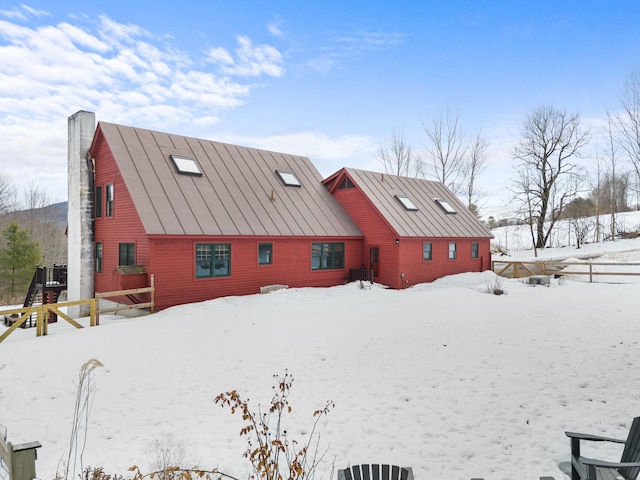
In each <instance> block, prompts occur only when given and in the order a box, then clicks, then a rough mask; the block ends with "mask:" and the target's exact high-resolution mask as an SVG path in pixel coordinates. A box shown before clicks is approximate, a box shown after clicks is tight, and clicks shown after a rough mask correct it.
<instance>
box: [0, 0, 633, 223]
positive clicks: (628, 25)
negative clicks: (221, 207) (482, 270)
mask: <svg viewBox="0 0 640 480" xmlns="http://www.w3.org/2000/svg"><path fill="white" fill-rule="evenodd" d="M639 23H640V4H639V3H638V2H637V1H635V0H624V1H623V0H609V1H584V0H582V1H577V0H575V1H574V0H566V1H557V0H553V1H547V0H539V1H521V2H520V1H518V2H513V1H497V0H496V1H490V2H489V1H486V2H482V1H480V2H478V1H470V0H469V1H448V2H444V1H442V2H435V1H428V2H414V1H412V2H409V1H407V2H404V1H396V2H377V1H371V0H369V1H366V2H365V1H351V2H344V1H322V2H320V1H318V2H299V1H295V2H294V1H284V0H280V1H269V0H264V1H242V0H237V1H233V2H226V1H214V0H195V1H189V2H172V1H153V2H151V1H147V0H142V1H132V0H128V1H122V0H110V1H101V0H96V1H85V2H80V1H77V0H58V1H56V2H52V1H50V0H49V1H44V0H37V1H29V0H27V1H26V2H25V3H12V2H10V1H9V2H7V1H6V0H3V1H2V2H1V3H0V145H2V148H1V149H0V175H2V176H4V177H6V178H7V179H8V180H9V181H10V182H11V183H12V184H13V185H14V186H16V187H17V188H18V190H19V191H20V190H23V189H27V188H31V187H32V186H34V185H35V186H38V187H39V188H42V189H44V190H45V191H46V192H47V193H48V196H49V198H50V199H51V201H52V202H53V201H63V200H66V197H67V186H66V155H67V153H66V149H67V143H66V142H67V117H68V116H69V115H71V114H73V113H75V112H76V111H78V110H89V111H93V112H95V113H96V117H97V120H98V121H100V120H103V121H107V122H114V123H122V124H125V125H131V126H137V127H142V128H149V129H155V130H160V131H167V132H171V133H177V134H184V135H189V136H195V137H202V138H207V139H211V140H218V141H225V142H232V143H237V144H241V145H246V146H254V147H260V148H267V149H272V150H278V151H283V152H286V153H292V154H298V155H304V156H308V157H310V158H311V159H312V161H313V162H314V163H315V164H316V166H317V167H318V169H319V170H320V172H321V173H322V174H323V175H324V176H328V175H330V174H331V173H333V172H334V171H336V170H337V169H339V168H340V167H342V166H348V167H355V168H364V169H370V170H381V169H382V166H381V165H380V163H379V162H378V161H377V160H376V151H377V149H378V147H379V146H380V144H381V143H383V142H386V141H388V140H389V139H390V138H391V134H392V132H393V131H401V132H404V135H405V137H406V139H407V140H408V142H409V143H410V144H411V146H412V148H413V150H414V152H420V151H421V150H424V145H423V144H424V142H425V140H426V135H425V134H424V131H423V123H424V122H427V121H428V120H429V118H431V117H432V116H433V115H434V114H436V113H437V112H439V111H443V110H446V109H448V110H449V111H452V112H455V114H456V115H458V116H459V121H460V124H461V125H462V127H463V129H464V131H465V132H466V133H467V134H468V135H470V136H472V135H475V134H477V133H478V132H480V131H481V132H482V133H483V135H484V136H485V137H486V138H487V139H488V141H489V143H490V149H489V167H488V168H487V170H486V171H485V172H484V173H483V175H482V176H481V178H480V183H481V188H482V189H483V190H485V191H486V192H487V193H488V194H489V197H488V198H487V200H486V201H485V206H484V211H482V212H481V213H483V214H484V215H485V218H486V216H488V215H498V214H499V213H500V212H501V211H504V210H505V208H506V206H505V205H506V204H507V203H508V200H507V198H508V196H507V193H506V192H505V186H506V184H507V182H508V179H509V177H510V174H511V163H512V162H511V155H510V153H511V150H512V149H513V146H514V145H515V143H516V142H517V140H518V138H519V137H520V134H521V124H522V119H523V116H524V115H526V114H527V113H529V112H530V111H532V110H533V109H534V108H536V107H538V106H540V105H542V104H553V105H554V106H556V107H558V108H561V109H566V110H567V111H568V112H571V113H579V114H580V116H581V119H582V122H583V124H584V125H585V126H589V127H591V128H592V129H597V128H598V126H599V125H600V124H601V121H602V118H603V116H604V115H605V112H606V111H607V110H615V109H616V108H618V106H619V98H620V95H621V93H622V89H623V83H624V80H625V78H626V77H628V76H629V75H630V74H631V73H632V72H633V71H635V70H636V69H638V68H639V67H640V33H638V28H637V25H638V24H639ZM590 148H593V143H592V146H591V147H590ZM587 156H588V155H587ZM585 161H586V160H585Z"/></svg>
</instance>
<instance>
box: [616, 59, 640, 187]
mask: <svg viewBox="0 0 640 480" xmlns="http://www.w3.org/2000/svg"><path fill="white" fill-rule="evenodd" d="M620 103H621V104H622V111H621V112H620V113H618V114H617V115H616V116H615V125H616V127H617V129H618V137H619V138H618V140H619V142H620V145H621V146H622V148H623V149H624V150H625V152H626V153H627V155H628V156H629V160H630V161H631V164H632V165H633V168H634V170H635V172H636V178H640V73H639V72H637V71H636V72H633V73H632V74H631V75H629V76H628V77H627V79H626V80H625V82H624V91H623V93H622V97H621V99H620Z"/></svg>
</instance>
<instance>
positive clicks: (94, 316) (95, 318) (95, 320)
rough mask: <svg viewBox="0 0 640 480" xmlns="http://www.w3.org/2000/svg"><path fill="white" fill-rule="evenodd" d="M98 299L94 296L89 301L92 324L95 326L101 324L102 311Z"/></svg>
mask: <svg viewBox="0 0 640 480" xmlns="http://www.w3.org/2000/svg"><path fill="white" fill-rule="evenodd" d="M97 303H98V299H97V298H95V297H94V298H92V299H91V301H90V302H89V315H90V316H91V321H90V323H89V324H90V326H92V327H95V326H96V325H100V316H99V315H100V313H99V312H98V308H97Z"/></svg>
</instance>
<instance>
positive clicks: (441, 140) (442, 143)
mask: <svg viewBox="0 0 640 480" xmlns="http://www.w3.org/2000/svg"><path fill="white" fill-rule="evenodd" d="M422 128H423V130H424V132H425V134H426V135H427V140H426V141H425V143H424V147H425V149H426V152H427V167H428V169H429V174H430V175H431V176H432V177H433V178H436V179H437V180H438V181H440V182H442V183H444V184H445V185H446V186H447V187H448V188H449V189H450V190H451V191H452V192H453V193H455V194H459V193H461V191H462V188H463V187H462V184H463V180H464V173H465V169H466V165H465V154H466V152H467V143H466V140H465V136H464V133H463V132H462V128H461V127H460V123H459V118H458V115H453V114H451V112H450V111H449V110H445V111H444V112H442V111H441V112H438V113H436V114H434V115H433V116H432V117H431V118H430V119H429V121H428V122H426V123H425V122H424V121H423V122H422Z"/></svg>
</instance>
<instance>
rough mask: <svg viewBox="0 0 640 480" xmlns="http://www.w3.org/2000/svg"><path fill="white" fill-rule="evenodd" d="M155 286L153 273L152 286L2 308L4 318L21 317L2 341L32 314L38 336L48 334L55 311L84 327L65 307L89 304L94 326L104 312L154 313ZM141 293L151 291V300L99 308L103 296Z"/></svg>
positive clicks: (0, 338) (7, 331)
mask: <svg viewBox="0 0 640 480" xmlns="http://www.w3.org/2000/svg"><path fill="white" fill-rule="evenodd" d="M154 292H155V287H154V281H153V275H151V286H149V287H144V288H134V289H131V290H118V291H115V292H105V293H96V296H95V297H94V298H89V299H87V300H74V301H70V302H58V303H46V304H44V305H34V306H30V307H18V308H10V309H7V310H0V318H4V316H5V315H13V314H18V315H20V318H19V319H17V320H16V321H15V322H13V324H12V325H11V326H10V327H9V328H8V329H7V330H6V331H5V332H4V333H3V334H2V335H0V343H2V341H4V339H5V338H7V337H8V336H9V335H11V333H13V332H14V331H15V330H16V329H17V328H19V327H21V326H22V325H23V324H24V323H25V322H27V320H29V318H30V317H31V315H33V314H35V315H36V337H40V336H42V335H47V333H48V328H49V322H48V318H49V313H54V314H55V315H58V316H59V317H60V318H62V319H63V320H65V321H67V322H68V323H70V324H71V325H73V326H74V327H76V328H84V327H83V326H82V325H80V324H79V323H78V322H76V321H75V320H74V319H73V318H71V317H69V316H68V315H67V314H66V313H64V312H62V311H61V310H60V309H61V308H64V307H72V306H76V305H89V326H91V327H94V326H96V325H100V314H103V313H114V312H120V311H123V310H130V309H140V308H148V309H149V310H150V312H151V313H153V309H154V304H155V294H154ZM141 293H149V294H150V301H149V302H145V303H134V304H118V306H117V307H109V308H105V309H99V308H98V307H99V301H100V299H101V298H116V297H124V296H129V295H138V294H141Z"/></svg>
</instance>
